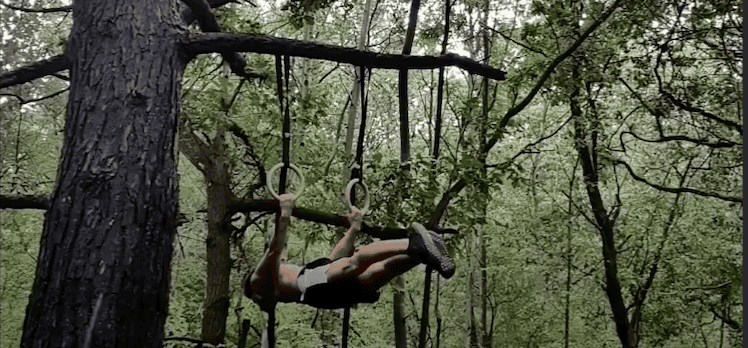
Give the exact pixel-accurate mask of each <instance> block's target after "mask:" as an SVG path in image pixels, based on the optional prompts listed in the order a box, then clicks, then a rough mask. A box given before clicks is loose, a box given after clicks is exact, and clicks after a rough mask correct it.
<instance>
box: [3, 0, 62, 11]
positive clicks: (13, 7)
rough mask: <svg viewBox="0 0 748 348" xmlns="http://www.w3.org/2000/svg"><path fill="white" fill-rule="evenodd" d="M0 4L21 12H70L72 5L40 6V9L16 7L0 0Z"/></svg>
mask: <svg viewBox="0 0 748 348" xmlns="http://www.w3.org/2000/svg"><path fill="white" fill-rule="evenodd" d="M0 5H3V6H5V7H7V8H9V9H11V10H16V11H21V12H28V13H54V12H72V11H73V6H71V5H68V6H61V7H53V8H42V9H35V8H27V7H18V6H13V5H8V4H6V3H5V2H4V1H0Z"/></svg>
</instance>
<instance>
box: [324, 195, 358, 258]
mask: <svg viewBox="0 0 748 348" xmlns="http://www.w3.org/2000/svg"><path fill="white" fill-rule="evenodd" d="M346 216H347V217H348V222H349V223H350V224H351V226H350V227H349V228H348V230H347V231H345V234H344V235H343V238H340V240H339V241H338V244H336V245H335V247H334V248H333V249H332V251H331V252H330V260H333V261H335V260H337V259H339V258H343V257H349V256H351V255H353V250H354V248H353V243H354V242H355V241H356V236H358V232H359V231H361V224H363V219H364V214H363V212H362V211H361V210H358V209H356V208H354V207H351V208H350V210H348V211H347V212H346Z"/></svg>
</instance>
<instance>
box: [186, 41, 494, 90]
mask: <svg viewBox="0 0 748 348" xmlns="http://www.w3.org/2000/svg"><path fill="white" fill-rule="evenodd" d="M184 48H185V52H187V53H188V54H191V55H197V54H203V53H213V52H223V51H229V50H234V51H237V52H252V53H262V54H273V55H290V56H296V57H304V58H311V59H322V60H328V61H333V62H340V63H347V64H351V65H356V66H366V67H369V68H379V69H436V68H439V67H443V66H456V67H459V68H461V69H463V70H466V71H468V72H470V73H472V74H476V75H480V76H486V77H488V78H491V79H494V80H504V78H505V76H506V72H504V71H502V70H499V69H495V68H492V67H490V66H488V65H485V64H481V63H478V62H476V61H474V60H472V59H470V58H466V57H463V56H460V55H457V54H454V53H448V54H444V55H442V56H440V57H434V56H411V55H401V54H385V53H375V52H369V51H362V50H357V49H354V48H349V47H341V46H334V45H327V44H318V43H311V42H305V41H299V40H293V39H286V38H278V37H271V36H256V35H248V34H226V33H205V34H201V35H197V36H195V37H193V38H191V39H190V40H189V41H188V42H187V43H185V44H184Z"/></svg>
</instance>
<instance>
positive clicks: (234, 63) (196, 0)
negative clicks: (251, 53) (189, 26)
mask: <svg viewBox="0 0 748 348" xmlns="http://www.w3.org/2000/svg"><path fill="white" fill-rule="evenodd" d="M182 2H183V3H185V4H186V5H187V6H189V7H190V8H191V9H192V12H193V13H194V16H195V17H197V22H198V24H199V25H200V29H202V30H203V31H204V32H212V33H220V32H221V27H220V26H219V25H218V21H217V20H216V17H215V16H214V15H213V12H210V5H209V4H208V2H207V1H206V0H182ZM220 53H221V56H223V59H225V60H226V62H227V63H228V64H229V67H231V71H232V72H233V73H234V74H236V75H238V76H241V77H244V78H265V77H266V76H264V75H258V74H254V73H249V72H247V71H246V70H245V68H246V66H247V63H246V62H245V61H244V57H242V55H241V54H239V53H237V52H235V51H234V50H222V51H220Z"/></svg>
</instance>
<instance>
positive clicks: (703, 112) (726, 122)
mask: <svg viewBox="0 0 748 348" xmlns="http://www.w3.org/2000/svg"><path fill="white" fill-rule="evenodd" d="M660 93H662V95H664V96H665V98H667V100H668V101H670V102H671V103H673V105H675V106H677V107H679V108H681V109H683V110H686V111H688V112H694V113H697V114H699V115H701V116H704V117H706V118H708V119H710V120H712V121H715V122H718V123H721V124H723V125H726V126H728V127H730V128H732V129H734V130H736V131H738V132H740V133H743V126H741V125H740V124H738V123H737V122H735V121H731V120H727V119H724V118H721V117H719V116H717V115H715V114H713V113H711V112H709V111H706V110H704V109H702V108H699V107H696V106H693V105H689V104H686V102H684V101H682V100H680V99H678V98H676V97H675V96H674V95H672V94H670V93H669V92H667V91H665V90H664V89H660Z"/></svg>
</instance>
